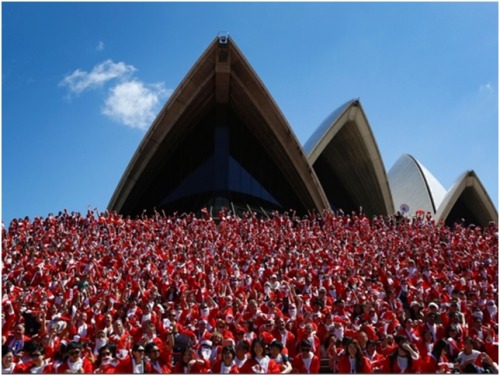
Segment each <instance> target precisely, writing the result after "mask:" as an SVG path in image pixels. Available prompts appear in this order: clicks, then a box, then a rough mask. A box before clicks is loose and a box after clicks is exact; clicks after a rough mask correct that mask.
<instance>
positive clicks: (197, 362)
mask: <svg viewBox="0 0 500 376" xmlns="http://www.w3.org/2000/svg"><path fill="white" fill-rule="evenodd" d="M209 370H210V362H209V361H208V360H205V359H199V358H197V357H196V352H195V351H194V349H193V348H192V347H189V346H188V347H186V348H185V349H184V351H183V352H182V354H181V359H180V360H179V361H178V362H177V363H176V364H175V367H174V372H173V373H183V374H186V373H208V371H209Z"/></svg>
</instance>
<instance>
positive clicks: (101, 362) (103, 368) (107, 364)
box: [94, 344, 118, 374]
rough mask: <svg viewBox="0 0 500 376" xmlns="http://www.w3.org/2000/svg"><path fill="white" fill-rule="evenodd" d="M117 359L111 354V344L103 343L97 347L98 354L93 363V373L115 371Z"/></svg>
mask: <svg viewBox="0 0 500 376" xmlns="http://www.w3.org/2000/svg"><path fill="white" fill-rule="evenodd" d="M117 366H118V361H117V360H116V359H115V356H114V354H113V346H111V345H108V344H106V345H104V346H103V347H101V348H100V349H99V354H98V356H97V359H96V361H95V363H94V373H103V374H105V373H116V367H117Z"/></svg>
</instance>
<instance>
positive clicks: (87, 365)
mask: <svg viewBox="0 0 500 376" xmlns="http://www.w3.org/2000/svg"><path fill="white" fill-rule="evenodd" d="M66 354H68V358H67V359H66V360H65V361H64V362H63V363H62V364H61V365H60V366H59V367H57V370H56V373H92V371H93V366H92V363H91V362H90V360H88V359H87V358H86V357H82V348H81V345H80V344H79V343H77V342H70V343H69V345H68V346H67V347H66Z"/></svg>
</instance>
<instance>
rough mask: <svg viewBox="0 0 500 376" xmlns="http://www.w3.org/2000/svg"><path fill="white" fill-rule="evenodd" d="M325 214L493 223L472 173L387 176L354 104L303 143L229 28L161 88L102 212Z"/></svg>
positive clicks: (417, 167) (397, 168)
mask: <svg viewBox="0 0 500 376" xmlns="http://www.w3.org/2000/svg"><path fill="white" fill-rule="evenodd" d="M223 207H225V208H227V209H229V210H231V211H233V212H234V213H239V212H241V211H249V210H250V211H253V212H257V213H262V214H267V213H269V212H271V211H274V210H278V211H280V212H281V211H287V210H294V211H296V212H297V213H298V214H305V213H307V212H308V211H321V210H323V209H333V210H342V211H343V212H344V213H348V214H350V212H352V211H354V212H359V211H362V212H363V214H365V215H367V216H374V215H392V214H394V213H395V212H400V214H402V215H410V216H411V215H414V214H415V213H416V212H417V211H419V210H420V211H424V212H427V213H430V214H431V216H432V218H434V219H435V220H438V221H443V222H445V223H447V224H454V223H456V222H459V223H476V224H480V225H482V226H485V225H487V224H488V223H489V222H491V221H493V222H497V217H498V214H497V211H496V208H495V207H494V206H493V204H492V201H491V199H490V198H489V196H488V193H487V192H486V190H485V189H484V187H483V185H482V184H481V182H480V180H479V178H478V177H477V176H476V174H475V173H474V171H467V172H465V173H464V174H463V175H462V176H461V177H459V179H458V180H457V183H456V184H455V185H454V186H453V187H451V188H450V189H449V190H446V189H445V188H444V187H443V186H442V185H441V184H440V183H439V181H438V180H437V179H436V178H435V177H434V176H433V175H432V174H431V173H430V172H429V171H428V170H427V169H426V168H425V167H424V166H423V165H421V164H420V163H419V162H418V161H417V160H416V159H415V158H413V157H412V156H409V155H403V156H402V157H401V158H400V159H399V160H398V161H397V162H396V163H395V164H394V166H393V167H392V168H391V169H390V170H389V172H388V173H386V170H385V168H384V164H383V161H382V158H381V155H380V152H379V149H378V146H377V143H376V140H375V137H374V135H373V133H372V130H371V127H370V124H369V122H368V119H367V117H366V114H365V112H364V110H363V108H362V106H361V102H360V101H359V100H358V99H354V100H350V101H348V102H346V103H345V104H344V105H342V106H341V107H340V108H338V109H337V110H335V111H334V112H332V114H330V115H329V116H328V117H327V118H326V119H325V121H324V122H323V123H322V124H321V125H320V126H319V127H318V128H317V130H316V131H315V132H314V133H313V134H312V135H311V137H310V138H309V140H308V141H307V142H306V143H305V145H304V147H303V148H302V146H301V145H300V144H299V142H298V140H297V138H296V136H295V134H294V132H293V130H292V128H291V127H290V125H289V124H288V123H287V121H286V119H285V117H284V116H283V114H282V113H281V111H280V110H279V108H278V106H277V104H276V103H275V102H274V100H273V98H272V97H271V95H270V94H269V92H268V91H267V89H266V88H265V86H264V84H263V83H262V81H261V80H260V79H259V77H258V75H257V74H256V72H255V71H254V70H253V69H252V67H251V66H250V64H249V63H248V61H247V60H246V58H245V57H244V56H243V54H242V53H241V51H240V50H239V49H238V47H237V46H236V44H235V43H234V41H233V40H232V39H230V38H229V36H228V35H224V36H218V37H217V38H215V39H214V40H213V41H212V42H211V43H210V45H209V46H208V48H207V49H206V50H205V52H204V53H203V54H202V55H201V57H200V58H199V59H198V61H196V62H195V64H194V66H193V67H192V68H191V70H190V71H189V72H188V74H187V75H186V77H185V78H184V79H183V81H182V82H181V83H180V85H179V86H178V88H177V89H176V90H175V91H174V93H173V94H172V95H171V97H170V98H169V100H168V101H167V103H166V104H165V105H164V107H163V109H162V110H161V111H160V113H159V114H158V116H157V117H156V119H155V120H154V121H153V123H152V125H151V127H150V128H149V130H148V131H147V132H146V134H145V136H144V138H143V140H142V142H141V143H140V145H139V147H138V148H137V150H136V152H135V154H134V155H133V157H132V159H131V161H130V162H129V164H128V167H127V169H126V170H125V172H124V174H123V176H122V178H121V180H120V182H119V183H118V186H117V187H116V190H115V192H114V194H113V196H112V198H111V200H110V203H109V205H108V209H109V210H112V211H116V212H118V213H120V214H124V215H130V216H137V215H140V214H142V213H144V212H146V213H151V212H152V211H153V210H155V209H156V210H158V211H160V210H164V211H165V212H166V213H173V212H195V213H196V212H199V211H200V210H202V209H204V208H206V209H207V210H208V211H209V212H210V213H211V214H215V213H216V212H218V211H219V210H220V209H221V208H223Z"/></svg>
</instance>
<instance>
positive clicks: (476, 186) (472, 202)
mask: <svg viewBox="0 0 500 376" xmlns="http://www.w3.org/2000/svg"><path fill="white" fill-rule="evenodd" d="M436 219H437V220H439V221H444V222H445V223H446V224H447V225H453V224H454V223H457V222H458V223H460V222H462V221H465V223H466V224H471V223H474V224H477V225H479V226H483V227H485V226H487V225H488V224H489V223H490V222H495V223H498V213H497V211H496V209H495V206H494V205H493V202H492V201H491V198H490V197H489V195H488V193H487V192H486V190H485V189H484V186H483V184H482V183H481V181H480V180H479V178H478V177H477V175H476V173H475V172H474V171H466V172H464V173H463V174H462V175H460V177H459V178H458V179H457V181H456V182H455V184H453V186H452V187H451V188H450V189H449V190H448V192H447V194H446V196H445V197H444V200H443V201H442V203H441V205H440V206H439V209H438V211H437V213H436Z"/></svg>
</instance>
